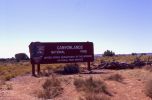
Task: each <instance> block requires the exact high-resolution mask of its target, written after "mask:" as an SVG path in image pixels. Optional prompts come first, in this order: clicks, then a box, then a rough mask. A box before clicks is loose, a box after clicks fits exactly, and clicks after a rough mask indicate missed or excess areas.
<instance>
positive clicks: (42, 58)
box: [29, 42, 94, 76]
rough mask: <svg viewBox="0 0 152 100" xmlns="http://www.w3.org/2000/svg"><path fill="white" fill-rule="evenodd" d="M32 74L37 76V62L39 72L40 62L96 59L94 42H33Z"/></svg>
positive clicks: (88, 61)
mask: <svg viewBox="0 0 152 100" xmlns="http://www.w3.org/2000/svg"><path fill="white" fill-rule="evenodd" d="M29 52H30V61H31V64H32V75H33V76H35V64H36V65H37V67H38V68H37V71H38V74H39V73H40V64H54V63H76V62H87V63H88V70H91V68H90V62H93V61H94V45H93V42H31V43H30V45H29Z"/></svg>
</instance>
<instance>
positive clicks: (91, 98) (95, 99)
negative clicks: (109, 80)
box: [84, 93, 110, 100]
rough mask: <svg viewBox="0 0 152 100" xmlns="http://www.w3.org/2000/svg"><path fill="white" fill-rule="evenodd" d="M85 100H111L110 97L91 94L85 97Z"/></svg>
mask: <svg viewBox="0 0 152 100" xmlns="http://www.w3.org/2000/svg"><path fill="white" fill-rule="evenodd" d="M84 100H110V97H109V96H107V95H104V94H95V93H89V94H86V95H85V99H84Z"/></svg>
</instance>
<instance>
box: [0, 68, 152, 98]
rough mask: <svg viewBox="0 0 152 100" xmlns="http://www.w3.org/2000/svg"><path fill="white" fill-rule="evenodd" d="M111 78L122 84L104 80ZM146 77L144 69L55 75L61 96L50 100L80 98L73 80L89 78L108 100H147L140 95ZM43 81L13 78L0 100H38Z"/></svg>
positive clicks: (0, 93) (29, 78) (23, 77)
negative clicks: (105, 90)
mask: <svg viewBox="0 0 152 100" xmlns="http://www.w3.org/2000/svg"><path fill="white" fill-rule="evenodd" d="M114 74H120V75H121V76H122V77H123V78H124V80H123V82H117V81H112V80H107V77H109V76H110V75H114ZM149 75H150V73H149V72H148V71H146V70H144V69H133V70H94V71H93V73H92V74H88V73H81V74H77V75H55V77H58V78H59V79H61V81H62V87H63V91H64V92H63V94H61V95H59V96H58V97H56V98H54V99H53V100H79V97H80V96H82V95H83V94H82V93H81V92H77V90H76V89H75V86H74V85H73V80H74V79H75V78H89V77H93V78H94V79H100V80H103V81H104V82H105V83H106V84H107V87H108V90H109V91H110V93H111V94H112V95H113V96H111V97H110V98H111V100H151V99H150V98H149V97H147V96H146V95H145V93H144V91H145V90H144V89H145V88H144V87H145V83H146V81H147V80H148V78H149V77H150V76H149ZM50 77H51V76H50ZM46 78H48V77H39V78H36V77H32V76H31V75H30V74H28V75H24V76H18V77H16V78H13V79H11V80H10V81H7V82H6V84H8V85H11V87H12V89H7V88H6V86H5V85H4V87H3V88H1V89H0V100H42V99H40V98H38V97H37V92H38V91H40V90H41V85H42V84H43V83H44V81H45V79H46Z"/></svg>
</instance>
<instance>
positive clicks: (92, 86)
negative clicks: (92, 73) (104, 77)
mask: <svg viewBox="0 0 152 100" xmlns="http://www.w3.org/2000/svg"><path fill="white" fill-rule="evenodd" d="M74 85H75V87H76V89H77V90H78V91H84V92H85V93H90V92H93V93H105V94H109V92H108V90H107V87H106V84H105V83H104V82H102V81H101V80H94V79H93V78H92V77H90V78H89V79H80V78H79V79H75V80H74Z"/></svg>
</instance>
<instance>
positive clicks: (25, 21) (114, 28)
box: [0, 0, 152, 58]
mask: <svg viewBox="0 0 152 100" xmlns="http://www.w3.org/2000/svg"><path fill="white" fill-rule="evenodd" d="M32 41H41V42H46V41H47V42H63V41H64V42H73V41H74V42H85V41H91V42H93V43H94V49H95V53H103V52H104V51H105V50H107V49H109V50H112V51H114V52H115V53H117V54H118V53H121V54H122V53H132V52H152V44H151V43H152V0H0V46H1V48H0V58H2V57H13V56H14V54H15V53H19V52H25V53H27V54H28V55H29V52H28V45H29V44H30V42H32Z"/></svg>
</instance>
